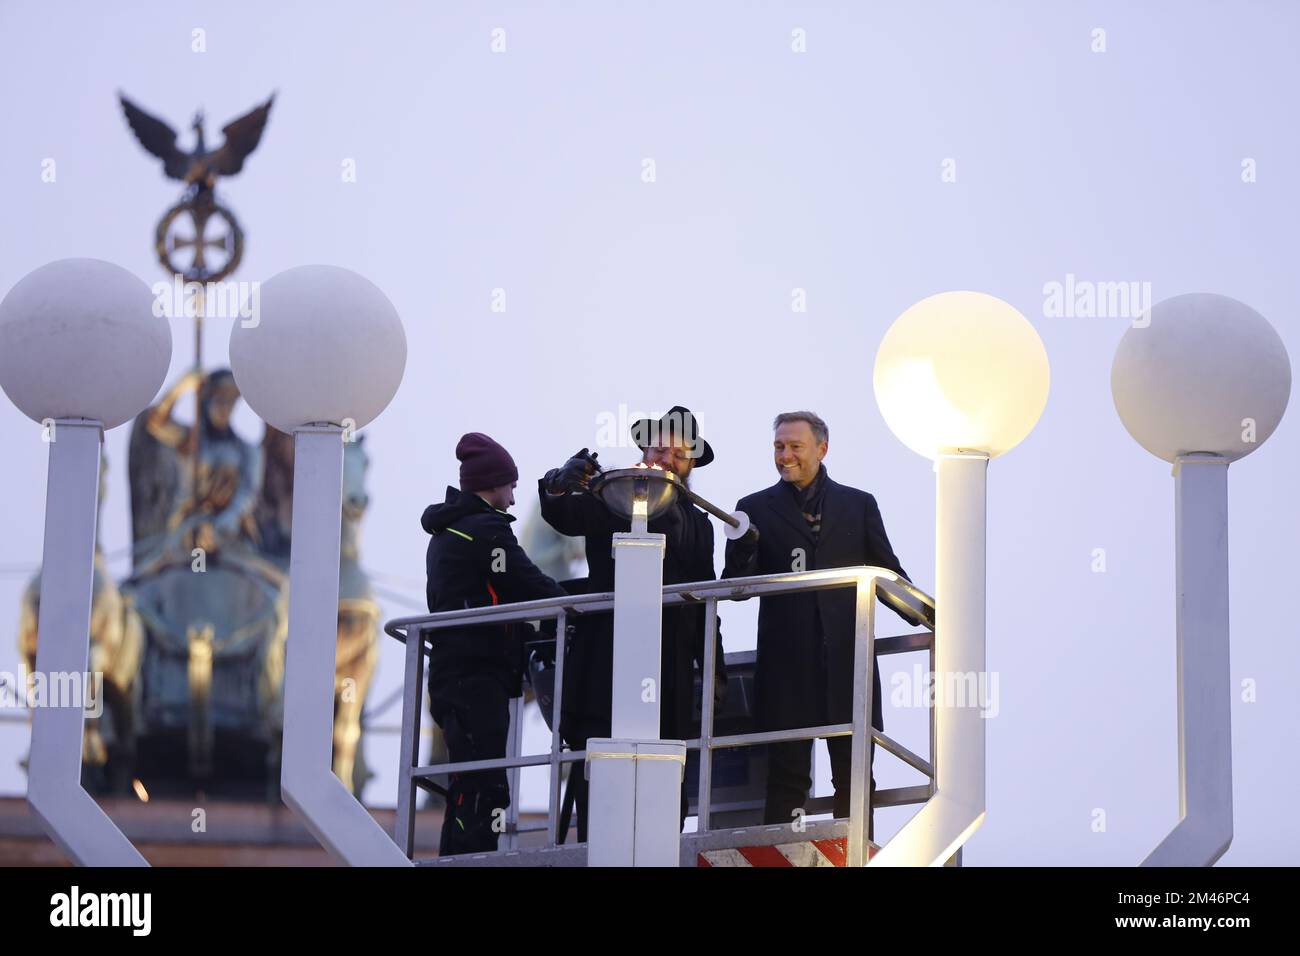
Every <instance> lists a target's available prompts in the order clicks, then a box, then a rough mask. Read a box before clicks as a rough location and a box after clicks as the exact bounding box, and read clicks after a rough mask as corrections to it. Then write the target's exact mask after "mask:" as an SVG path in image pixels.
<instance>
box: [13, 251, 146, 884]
mask: <svg viewBox="0 0 1300 956" xmlns="http://www.w3.org/2000/svg"><path fill="white" fill-rule="evenodd" d="M171 355H172V336H171V329H170V327H169V326H168V325H167V321H166V319H164V318H161V317H160V316H157V315H155V314H154V309H153V294H152V293H151V292H150V289H149V287H148V286H147V285H145V283H144V282H143V281H142V280H141V279H140V278H138V277H137V276H135V275H133V274H132V273H130V272H128V271H127V270H126V269H123V268H121V267H120V266H116V265H113V264H112V263H110V262H103V261H101V260H98V259H61V260H59V261H57V262H51V263H49V264H47V265H44V266H42V267H40V268H39V269H36V270H35V271H34V272H31V273H29V274H28V275H27V276H25V277H24V278H23V279H21V280H19V282H18V284H17V285H15V286H14V287H13V289H11V290H10V292H9V294H8V295H6V296H5V298H4V300H3V301H2V302H0V387H2V388H3V389H4V391H5V394H7V395H8V396H9V398H10V400H12V401H13V403H14V404H15V405H16V406H17V407H18V409H19V410H20V411H21V412H23V413H24V414H25V415H27V416H28V417H29V418H31V419H33V420H34V421H36V422H39V423H41V425H42V426H43V433H42V434H43V437H44V439H45V440H46V441H47V442H49V446H50V455H49V472H48V479H47V481H48V484H47V486H46V496H45V543H44V553H43V558H42V563H41V592H40V614H39V618H38V621H37V633H38V635H39V641H38V644H37V649H36V672H37V673H38V674H42V675H46V686H47V687H50V688H52V687H54V686H55V683H56V682H55V680H53V679H52V678H54V677H55V676H56V675H68V678H70V677H72V676H74V675H75V676H76V677H78V678H80V680H79V681H76V682H74V683H78V684H80V685H81V686H83V687H84V686H85V681H86V680H88V679H89V675H87V672H86V669H87V665H88V663H89V653H90V644H89V634H90V608H91V599H92V587H93V580H94V560H95V529H96V518H97V514H98V508H99V464H100V446H101V444H102V443H103V439H104V430H105V429H108V428H116V427H117V426H118V425H121V424H123V423H124V422H127V421H130V420H131V419H132V418H134V417H135V416H136V415H137V414H138V413H139V412H140V411H141V410H142V409H144V408H145V407H146V406H147V405H148V404H149V402H150V401H151V400H152V399H153V397H154V395H156V394H157V392H158V389H159V388H160V387H161V386H162V384H163V379H164V378H165V377H166V375H167V368H168V365H169V364H170V363H171ZM83 696H85V695H84V694H83ZM84 703H85V702H84V701H66V700H64V701H58V700H48V701H42V702H39V705H38V706H35V707H33V708H32V738H31V740H32V744H31V755H30V758H29V765H28V778H27V802H28V804H29V805H30V806H31V808H32V811H33V813H34V814H35V815H36V817H37V819H39V820H40V821H41V825H42V826H43V827H44V829H45V831H46V833H48V834H49V836H50V838H51V839H52V840H53V841H54V842H55V843H56V844H57V845H58V846H59V847H61V848H62V849H63V851H64V852H65V853H66V854H67V855H68V856H69V857H71V859H72V860H73V861H74V862H75V863H77V864H79V865H83V866H144V865H146V863H145V859H144V857H142V856H141V855H140V853H139V851H137V850H136V849H135V847H134V846H132V845H131V842H130V841H129V840H127V838H126V837H125V836H124V835H123V834H122V832H121V831H120V830H119V829H118V828H117V826H116V825H115V824H114V823H113V821H112V820H111V819H109V817H108V816H107V814H105V813H104V811H103V810H102V809H100V807H99V805H98V804H97V803H96V802H95V801H94V800H93V799H92V798H91V797H90V795H89V794H88V793H86V791H85V790H84V789H82V786H81V748H82V735H83V733H84V719H85V714H84Z"/></svg>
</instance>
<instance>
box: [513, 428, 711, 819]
mask: <svg viewBox="0 0 1300 956" xmlns="http://www.w3.org/2000/svg"><path fill="white" fill-rule="evenodd" d="M631 431H632V440H633V442H634V443H635V444H636V445H637V447H639V448H640V449H641V450H642V456H641V461H642V462H643V463H644V464H646V465H658V466H659V467H660V468H664V469H666V470H668V471H671V472H673V474H675V475H676V476H677V477H678V478H680V479H681V480H682V481H683V482H685V483H687V484H689V482H690V475H691V472H692V471H693V470H694V469H696V468H703V467H704V466H705V465H707V464H709V462H711V461H713V448H712V447H711V446H710V445H709V443H708V442H707V441H705V440H704V438H703V436H702V435H700V432H699V425H698V423H697V422H696V420H695V416H694V415H692V414H691V412H690V410H689V409H686V408H683V407H682V406H680V405H677V406H674V407H673V408H672V409H671V410H669V412H668V413H667V414H665V415H664V416H663V417H662V418H659V419H650V418H647V419H643V420H641V421H638V422H635V423H634V424H633V425H632V429H631ZM594 458H595V456H594V455H588V453H587V449H585V448H584V449H582V451H580V452H579V453H578V454H577V455H575V456H573V457H572V458H570V459H569V460H568V461H567V462H565V464H564V465H563V466H562V467H560V468H552V469H551V470H550V471H548V472H547V473H546V476H545V477H544V478H542V479H541V480H540V481H539V482H538V493H539V495H540V496H541V505H542V517H543V518H545V519H546V521H547V523H548V524H550V525H551V527H553V528H554V529H555V530H556V531H559V532H560V533H561V534H566V535H571V536H575V537H576V536H578V535H581V536H583V537H584V538H585V539H586V549H587V567H588V579H587V585H586V586H587V589H588V590H589V591H591V592H603V591H613V590H614V554H613V536H614V534H615V532H626V531H629V530H630V523H629V522H628V521H627V520H626V519H623V518H620V517H618V516H616V515H614V514H612V513H611V512H610V511H609V510H608V509H607V508H606V507H605V506H604V505H603V504H602V503H601V502H600V501H598V500H597V499H596V498H595V497H594V496H592V495H590V494H586V493H585V491H586V487H587V482H588V481H589V480H590V479H591V477H592V476H593V475H594V474H595V473H596V471H597V469H598V466H597V465H596V464H595V463H594ZM648 530H649V531H650V532H652V533H662V534H664V535H665V536H666V537H667V542H666V548H665V552H664V578H663V580H664V583H665V584H683V583H686V582H688V581H712V580H714V578H715V573H714V570H713V526H712V525H711V524H710V523H709V518H708V516H707V515H706V514H705V513H704V512H703V511H701V510H699V509H698V508H696V507H695V505H694V504H692V503H691V502H689V501H687V500H686V499H685V498H684V497H683V496H680V495H679V496H678V497H677V499H676V501H675V502H674V503H673V504H672V505H671V506H670V507H669V508H668V509H667V510H666V511H665V512H664V513H663V514H661V515H659V516H658V517H656V518H655V519H654V520H652V521H651V522H650V523H649V528H648ZM716 647H717V662H718V676H717V680H716V683H715V687H714V688H713V689H712V690H713V692H714V693H715V695H716V696H717V697H719V698H720V697H721V696H722V694H723V693H724V692H725V687H726V673H725V668H724V666H723V657H722V631H721V628H720V627H719V629H718V637H717V644H716ZM697 665H698V666H699V667H701V668H703V666H704V608H703V607H685V608H672V609H670V610H668V611H665V612H664V614H663V648H662V674H661V680H660V690H661V696H660V705H661V707H660V733H661V735H662V737H663V739H666V740H683V739H689V738H691V737H694V736H696V733H697V732H694V731H693V728H692V719H693V709H694V704H695V701H694V687H695V668H696V666H697ZM613 667H614V622H613V615H612V614H594V615H590V616H583V617H579V618H578V619H577V621H576V623H575V636H574V640H573V642H572V643H571V645H570V647H569V650H568V653H567V655H566V657H565V667H564V700H563V702H562V704H561V720H560V732H561V734H562V735H563V737H564V740H565V742H566V743H568V745H569V746H570V747H572V748H573V749H575V750H578V749H582V748H584V747H586V744H587V740H588V738H591V737H596V738H602V737H608V736H610V708H611V693H612V672H613ZM574 772H575V773H577V774H581V773H582V771H581V768H577V769H575V771H574ZM574 787H575V795H576V799H575V802H576V804H577V809H578V839H579V840H580V841H582V840H586V838H587V820H586V816H587V814H586V803H587V783H586V780H585V779H582V778H581V777H578V778H575V779H574ZM681 816H682V820H683V821H685V819H686V794H685V787H684V786H683V793H682V811H681Z"/></svg>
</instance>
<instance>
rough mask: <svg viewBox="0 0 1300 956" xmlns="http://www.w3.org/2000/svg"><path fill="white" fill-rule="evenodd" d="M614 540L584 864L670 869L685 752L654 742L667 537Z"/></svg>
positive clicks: (680, 746)
mask: <svg viewBox="0 0 1300 956" xmlns="http://www.w3.org/2000/svg"><path fill="white" fill-rule="evenodd" d="M645 524H646V520H645V516H644V512H643V511H641V512H640V513H637V514H634V516H633V521H632V531H631V533H628V534H623V533H620V534H615V535H614V541H613V547H614V664H613V675H612V695H611V696H612V699H611V701H610V713H611V720H610V731H611V735H612V736H611V738H609V739H594V738H593V739H591V740H588V741H587V768H586V769H587V776H588V779H589V781H590V796H589V799H588V801H587V807H588V815H589V821H588V824H587V864H588V865H589V866H677V865H678V864H679V862H680V846H681V840H680V834H679V832H678V831H679V829H680V823H679V820H680V811H681V782H682V774H683V773H684V772H685V765H686V746H685V744H684V743H683V742H681V741H663V740H660V739H659V715H660V709H661V699H662V696H663V690H662V686H661V685H662V674H661V665H662V661H661V656H662V654H661V645H662V636H663V562H664V550H665V547H666V541H667V539H666V538H665V537H664V535H662V534H650V533H648V532H647V531H646V530H645Z"/></svg>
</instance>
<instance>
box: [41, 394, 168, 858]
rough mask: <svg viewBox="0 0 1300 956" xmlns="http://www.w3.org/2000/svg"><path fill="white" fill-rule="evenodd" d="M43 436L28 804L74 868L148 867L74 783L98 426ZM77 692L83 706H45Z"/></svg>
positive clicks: (57, 425) (76, 424)
mask: <svg viewBox="0 0 1300 956" xmlns="http://www.w3.org/2000/svg"><path fill="white" fill-rule="evenodd" d="M49 437H50V459H49V476H48V479H47V484H46V493H45V550H44V555H43V558H42V563H41V597H40V601H41V604H40V615H39V618H38V621H37V645H36V677H37V678H38V679H40V680H41V681H43V682H44V687H45V696H46V699H45V700H38V701H34V703H35V704H37V706H35V707H33V709H32V745H31V755H30V757H29V762H28V778H27V803H28V805H29V806H31V808H32V812H33V813H34V814H35V815H36V817H37V819H39V820H40V821H41V825H42V826H43V827H44V828H45V832H46V833H48V834H49V836H50V839H52V840H53V841H54V842H55V843H57V844H58V845H59V847H60V848H61V849H62V850H63V852H64V853H66V854H67V855H68V856H69V857H71V858H72V860H73V862H75V863H77V864H78V865H80V866H148V863H147V862H146V861H145V858H144V857H143V856H141V855H140V851H139V850H137V849H136V848H135V847H134V846H133V845H132V844H131V841H130V840H128V839H127V838H126V836H125V835H124V834H123V833H122V831H121V830H119V829H118V828H117V825H116V824H115V823H113V821H112V820H111V819H110V818H109V816H108V814H106V813H105V812H104V811H103V810H102V809H101V808H100V806H99V804H98V803H96V802H95V801H94V800H93V799H92V798H91V796H90V794H88V793H87V792H86V791H85V790H84V789H83V788H82V786H81V749H82V737H83V734H84V732H85V700H84V694H85V693H88V692H89V691H88V688H87V685H86V683H85V682H86V681H87V680H88V679H90V678H91V675H89V674H88V673H87V670H86V669H87V667H88V666H89V661H90V609H91V602H92V600H93V589H94V579H95V530H96V516H97V514H98V511H99V450H100V444H101V443H102V442H103V438H104V432H103V428H102V426H101V425H100V423H99V422H97V421H89V420H86V419H80V418H78V419H59V420H56V421H55V422H54V423H53V430H52V432H51V433H50V435H49ZM68 687H80V688H82V690H83V694H82V695H79V696H81V697H82V698H83V699H79V700H56V699H53V698H54V695H55V693H56V689H58V688H64V689H66V688H68Z"/></svg>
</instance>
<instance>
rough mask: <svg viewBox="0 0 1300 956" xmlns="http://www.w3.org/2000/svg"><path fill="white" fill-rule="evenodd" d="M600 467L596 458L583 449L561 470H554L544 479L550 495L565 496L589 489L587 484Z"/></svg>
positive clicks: (544, 484)
mask: <svg viewBox="0 0 1300 956" xmlns="http://www.w3.org/2000/svg"><path fill="white" fill-rule="evenodd" d="M598 468H599V466H598V465H597V464H596V456H595V455H594V454H589V453H588V452H587V449H585V448H584V449H582V451H580V452H578V453H577V454H576V455H574V456H573V457H572V458H570V459H569V460H568V461H566V462H565V463H564V464H563V465H562V466H561V467H559V468H552V469H551V470H550V471H548V472H547V473H546V476H545V477H544V478H543V479H542V484H543V486H544V487H545V488H546V491H547V493H548V494H552V495H564V494H568V493H569V492H570V491H578V490H581V489H584V488H586V487H587V482H588V481H590V480H591V476H592V475H594V474H595V473H596V471H597V470H598Z"/></svg>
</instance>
